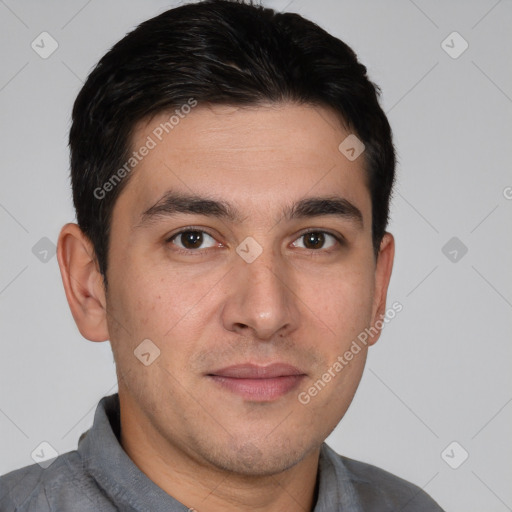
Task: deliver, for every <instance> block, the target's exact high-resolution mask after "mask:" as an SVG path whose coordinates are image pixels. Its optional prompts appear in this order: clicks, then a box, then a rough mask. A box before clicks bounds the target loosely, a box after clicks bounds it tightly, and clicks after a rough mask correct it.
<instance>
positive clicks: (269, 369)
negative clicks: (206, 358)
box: [208, 363, 305, 379]
mask: <svg viewBox="0 0 512 512" xmlns="http://www.w3.org/2000/svg"><path fill="white" fill-rule="evenodd" d="M208 375H215V376H218V377H231V378H235V379H272V378H275V377H288V376H291V375H305V374H304V372H303V371H301V370H299V369H298V368H296V367H295V366H292V365H291V364H286V363H272V364H269V365H265V366H261V365H257V364H253V363H244V364H236V365H232V366H227V367H226V368H221V369H219V370H215V371H213V372H210V373H208Z"/></svg>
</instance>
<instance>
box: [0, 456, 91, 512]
mask: <svg viewBox="0 0 512 512" xmlns="http://www.w3.org/2000/svg"><path fill="white" fill-rule="evenodd" d="M43 466H45V465H39V464H32V465H30V466H25V467H22V468H19V469H16V470H14V471H11V472H10V473H6V474H5V475H2V476H0V511H1V512H36V511H37V512H47V511H48V512H50V511H54V510H64V509H62V508H61V507H62V506H65V505H66V503H67V504H68V505H71V504H72V503H75V504H76V500H78V501H80V499H81V498H84V497H86V494H85V491H86V488H88V487H90V482H88V480H89V477H88V476H87V475H86V474H85V472H84V471H83V470H82V461H81V457H80V455H79V454H78V452H77V451H76V450H75V451H71V452H67V453H64V454H61V455H59V456H58V457H56V458H55V459H53V461H52V462H51V464H50V465H49V466H46V467H43ZM68 510H71V507H69V508H68Z"/></svg>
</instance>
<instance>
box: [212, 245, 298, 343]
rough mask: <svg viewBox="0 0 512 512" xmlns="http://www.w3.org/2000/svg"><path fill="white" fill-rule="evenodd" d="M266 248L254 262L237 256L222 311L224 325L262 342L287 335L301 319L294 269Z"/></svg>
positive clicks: (230, 274)
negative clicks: (286, 265)
mask: <svg viewBox="0 0 512 512" xmlns="http://www.w3.org/2000/svg"><path fill="white" fill-rule="evenodd" d="M271 253H272V251H270V250H264V251H263V252H262V253H261V255H260V256H258V258H256V259H255V260H254V261H253V262H252V263H247V262H246V261H244V260H243V259H242V258H237V259H236V261H235V263H234V265H235V268H233V270H232V271H231V272H230V273H229V274H228V275H229V276H230V282H229V288H228V289H229V292H228V296H227V298H226V301H225V303H224V307H223V310H222V322H223V324H224V327H225V328H226V329H227V330H229V331H233V332H237V333H239V334H242V335H244V336H250V337H254V338H255V339H259V340H262V341H268V340H273V339H275V338H276V337H279V336H287V335H289V334H290V333H291V332H293V331H294V330H295V329H296V328H297V327H298V323H299V319H300V315H299V310H298V304H297V301H298V297H297V295H296V294H295V293H294V282H293V277H292V275H291V272H289V271H287V269H286V268H285V265H284V263H283V262H280V261H278V258H277V257H275V256H274V254H271Z"/></svg>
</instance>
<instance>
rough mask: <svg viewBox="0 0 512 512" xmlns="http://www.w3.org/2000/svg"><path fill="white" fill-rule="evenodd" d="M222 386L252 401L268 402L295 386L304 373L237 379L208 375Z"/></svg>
mask: <svg viewBox="0 0 512 512" xmlns="http://www.w3.org/2000/svg"><path fill="white" fill-rule="evenodd" d="M209 377H210V378H211V379H213V380H214V381H215V382H216V383H217V384H219V385H220V386H222V387H223V388H225V389H227V390H229V391H231V392H233V393H236V394H237V395H240V396H241V397H242V398H244V399H245V400H248V401H253V402H270V401H272V400H277V399H278V398H280V397H282V396H284V395H286V394H287V393H289V392H290V391H293V390H294V389H295V388H297V387H298V386H299V384H300V382H301V380H302V378H303V377H304V375H286V376H283V377H273V378H271V379H239V378H234V377H221V376H219V375H210V376H209Z"/></svg>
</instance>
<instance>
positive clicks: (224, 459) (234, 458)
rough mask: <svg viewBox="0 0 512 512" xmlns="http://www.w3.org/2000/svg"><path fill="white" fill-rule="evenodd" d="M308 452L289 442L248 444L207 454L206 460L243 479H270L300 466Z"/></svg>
mask: <svg viewBox="0 0 512 512" xmlns="http://www.w3.org/2000/svg"><path fill="white" fill-rule="evenodd" d="M308 451H309V450H304V449H301V448H300V447H298V446H297V447H291V446H290V442H289V441H288V442H284V443H279V444H278V443H277V442H274V443H272V444H270V443H268V441H267V442H265V439H262V440H260V442H259V443H258V442H251V441H245V442H240V443H237V444H235V443H233V444H232V445H230V446H229V447H225V449H219V450H218V451H216V452H214V453H212V452H210V453H208V454H207V455H206V456H205V458H206V459H207V460H208V461H209V462H210V464H213V465H214V466H215V467H217V468H219V469H222V470H224V471H229V472H233V473H236V474H238V475H243V476H251V477H255V476H262V477H263V476H271V475H276V474H279V473H282V472H283V471H286V470H287V469H290V468H291V467H293V466H295V465H296V464H298V463H299V462H300V461H301V460H302V459H303V458H304V457H305V456H306V455H307V452H308Z"/></svg>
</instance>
